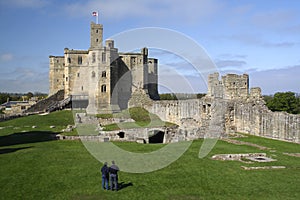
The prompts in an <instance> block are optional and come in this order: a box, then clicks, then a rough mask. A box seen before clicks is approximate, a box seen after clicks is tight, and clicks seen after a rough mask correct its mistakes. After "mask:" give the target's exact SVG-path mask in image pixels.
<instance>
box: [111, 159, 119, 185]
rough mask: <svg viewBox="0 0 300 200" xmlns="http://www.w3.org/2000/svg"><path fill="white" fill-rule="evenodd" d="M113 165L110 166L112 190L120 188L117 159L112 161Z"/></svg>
mask: <svg viewBox="0 0 300 200" xmlns="http://www.w3.org/2000/svg"><path fill="white" fill-rule="evenodd" d="M111 163H112V165H111V166H110V167H109V174H110V183H111V190H113V189H114V188H115V190H116V191H117V190H118V171H119V167H118V166H117V165H116V164H115V161H112V162H111Z"/></svg>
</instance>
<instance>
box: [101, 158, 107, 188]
mask: <svg viewBox="0 0 300 200" xmlns="http://www.w3.org/2000/svg"><path fill="white" fill-rule="evenodd" d="M101 173H102V188H103V189H106V190H108V189H109V188H108V187H109V185H108V180H109V168H108V167H107V162H105V163H104V165H103V167H102V168H101Z"/></svg>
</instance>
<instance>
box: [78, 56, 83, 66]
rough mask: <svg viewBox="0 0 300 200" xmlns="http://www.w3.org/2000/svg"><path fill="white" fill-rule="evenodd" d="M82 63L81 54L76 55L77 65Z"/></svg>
mask: <svg viewBox="0 0 300 200" xmlns="http://www.w3.org/2000/svg"><path fill="white" fill-rule="evenodd" d="M81 64H82V56H78V65H81Z"/></svg>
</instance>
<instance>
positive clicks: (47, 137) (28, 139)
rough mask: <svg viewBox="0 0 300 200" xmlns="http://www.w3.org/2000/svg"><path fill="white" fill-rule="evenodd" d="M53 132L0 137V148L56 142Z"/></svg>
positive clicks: (24, 133) (31, 132) (33, 132)
mask: <svg viewBox="0 0 300 200" xmlns="http://www.w3.org/2000/svg"><path fill="white" fill-rule="evenodd" d="M55 134H57V133H55V132H51V131H29V132H21V133H14V134H11V135H6V136H0V147H4V146H11V145H18V144H28V143H36V142H47V141H51V140H57V138H56V137H55Z"/></svg>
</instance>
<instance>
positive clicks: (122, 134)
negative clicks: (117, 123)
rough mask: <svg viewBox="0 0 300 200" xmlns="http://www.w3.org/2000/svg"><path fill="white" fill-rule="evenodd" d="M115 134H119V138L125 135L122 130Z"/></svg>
mask: <svg viewBox="0 0 300 200" xmlns="http://www.w3.org/2000/svg"><path fill="white" fill-rule="evenodd" d="M117 135H118V136H119V138H124V137H125V133H124V132H119V133H118V134H117Z"/></svg>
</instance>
